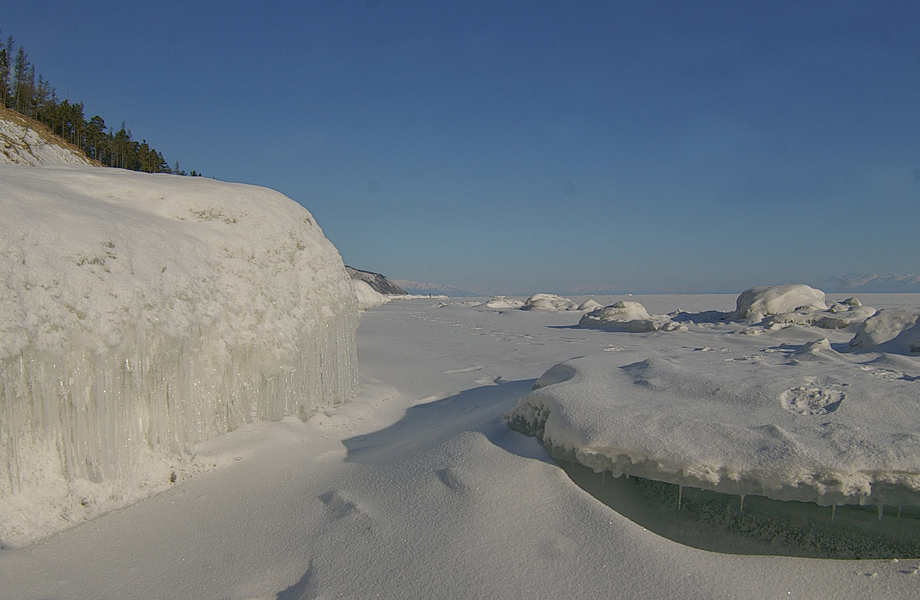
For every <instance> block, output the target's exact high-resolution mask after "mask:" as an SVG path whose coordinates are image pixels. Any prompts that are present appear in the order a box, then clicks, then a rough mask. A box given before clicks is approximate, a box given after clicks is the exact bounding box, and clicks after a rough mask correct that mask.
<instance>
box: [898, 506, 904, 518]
mask: <svg viewBox="0 0 920 600" xmlns="http://www.w3.org/2000/svg"><path fill="white" fill-rule="evenodd" d="M902 508H904V507H903V506H899V507H898V518H899V519H900V518H901V509H902Z"/></svg>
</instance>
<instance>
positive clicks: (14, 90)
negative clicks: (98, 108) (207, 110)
mask: <svg viewBox="0 0 920 600" xmlns="http://www.w3.org/2000/svg"><path fill="white" fill-rule="evenodd" d="M13 49H14V44H13V36H7V39H6V44H5V46H0V106H3V107H5V108H8V109H11V110H14V111H16V112H18V113H19V114H21V115H23V116H25V117H29V118H31V119H34V120H36V121H38V122H40V123H42V124H44V125H47V126H48V128H49V129H51V133H53V134H55V135H58V136H60V137H61V138H63V139H64V140H65V141H67V142H70V143H71V144H74V145H75V146H77V147H79V148H80V149H81V150H83V152H85V153H86V155H87V156H88V157H89V158H91V159H94V160H97V161H99V162H100V163H101V164H103V165H106V166H110V167H119V168H122V169H131V170H134V171H144V172H147V173H173V172H175V173H176V174H177V175H185V174H186V173H185V172H184V171H180V170H179V168H178V167H179V163H178V162H176V169H175V171H173V170H172V169H170V168H169V164H168V163H167V162H166V160H165V159H164V158H163V155H162V154H161V153H160V152H158V151H157V150H155V149H154V148H151V147H150V145H149V144H148V143H147V140H142V141H141V142H137V141H135V140H133V139H132V138H131V130H129V129H126V128H125V124H124V122H122V124H121V128H120V129H119V130H118V131H115V130H114V129H113V128H111V127H110V128H108V131H106V125H105V120H103V118H102V117H100V116H99V115H95V116H94V117H92V118H91V119H90V120H89V121H87V120H86V118H85V117H84V116H83V103H82V102H75V103H71V102H70V100H69V99H67V100H64V101H63V102H60V101H58V98H57V94H56V93H55V91H54V88H53V87H52V86H51V84H50V82H48V81H46V80H45V79H44V77H42V76H41V75H38V79H37V80H36V73H35V65H33V64H31V63H30V62H29V57H28V55H27V54H26V51H25V49H24V48H23V47H22V46H20V47H19V49H18V50H17V51H16V52H15V53H14V52H13ZM192 174H193V175H200V173H196V172H195V171H192Z"/></svg>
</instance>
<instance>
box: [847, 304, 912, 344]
mask: <svg viewBox="0 0 920 600" xmlns="http://www.w3.org/2000/svg"><path fill="white" fill-rule="evenodd" d="M850 348H851V349H853V350H858V351H862V352H888V353H892V354H917V353H920V308H888V309H885V310H880V311H879V312H878V313H876V314H875V315H874V316H872V317H870V318H868V319H866V320H865V322H864V323H863V324H862V325H861V326H860V328H859V330H858V331H857V332H856V335H854V336H853V339H852V340H851V341H850Z"/></svg>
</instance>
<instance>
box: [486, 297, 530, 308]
mask: <svg viewBox="0 0 920 600" xmlns="http://www.w3.org/2000/svg"><path fill="white" fill-rule="evenodd" d="M522 306H524V301H523V300H518V299H516V298H508V297H507V296H492V297H491V298H489V300H488V301H487V302H486V307H487V308H493V309H496V310H511V309H515V308H521V307H522Z"/></svg>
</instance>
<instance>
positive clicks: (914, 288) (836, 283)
mask: <svg viewBox="0 0 920 600" xmlns="http://www.w3.org/2000/svg"><path fill="white" fill-rule="evenodd" d="M818 287H819V288H820V289H822V290H824V291H825V292H866V293H870V292H876V293H884V294H892V293H911V294H916V293H920V275H910V274H894V275H876V274H875V273H850V274H847V275H835V276H833V277H829V278H827V279H825V280H824V281H823V282H821V283H820V284H818Z"/></svg>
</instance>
